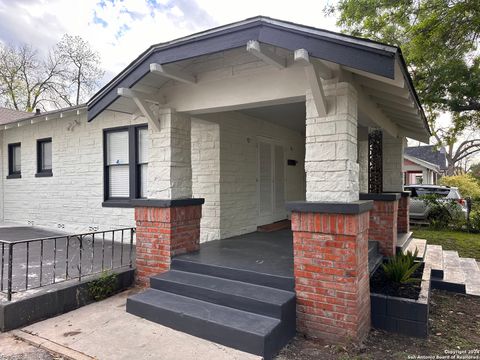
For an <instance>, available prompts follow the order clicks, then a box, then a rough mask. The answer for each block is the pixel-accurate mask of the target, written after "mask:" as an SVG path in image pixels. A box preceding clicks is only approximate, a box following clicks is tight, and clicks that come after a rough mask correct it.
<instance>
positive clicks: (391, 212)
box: [360, 193, 401, 256]
mask: <svg viewBox="0 0 480 360" xmlns="http://www.w3.org/2000/svg"><path fill="white" fill-rule="evenodd" d="M400 195H401V194H400V193H381V194H370V193H369V194H360V199H361V200H373V209H372V210H371V211H370V230H369V233H368V236H369V240H374V241H378V246H379V249H380V253H381V254H382V255H384V256H393V255H395V253H396V247H397V232H398V201H399V199H400Z"/></svg>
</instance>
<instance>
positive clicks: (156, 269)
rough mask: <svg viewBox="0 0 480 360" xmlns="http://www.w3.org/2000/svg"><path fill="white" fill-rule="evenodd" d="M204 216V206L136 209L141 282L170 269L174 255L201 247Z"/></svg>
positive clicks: (138, 271)
mask: <svg viewBox="0 0 480 360" xmlns="http://www.w3.org/2000/svg"><path fill="white" fill-rule="evenodd" d="M147 201H148V200H147ZM201 217H202V206H201V205H187V206H170V207H153V206H139V207H136V208H135V221H136V224H137V232H136V267H137V282H138V283H139V284H141V285H146V284H147V283H148V278H149V277H150V276H152V275H156V274H159V273H162V272H165V271H168V270H169V269H170V262H171V258H172V257H173V256H175V255H179V254H183V253H187V252H192V251H197V250H199V247H200V219H201Z"/></svg>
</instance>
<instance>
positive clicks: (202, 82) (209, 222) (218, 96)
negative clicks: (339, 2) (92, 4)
mask: <svg viewBox="0 0 480 360" xmlns="http://www.w3.org/2000/svg"><path fill="white" fill-rule="evenodd" d="M0 131H1V133H2V135H1V142H2V143H1V149H2V156H1V158H2V166H1V171H2V174H1V177H0V178H1V179H2V180H1V181H2V183H1V185H0V186H1V192H2V195H3V201H2V202H1V204H0V206H1V214H2V217H3V220H5V221H15V222H21V223H25V224H35V225H39V226H47V227H55V228H61V229H64V230H65V231H71V232H79V231H88V230H96V229H100V230H102V229H109V228H115V227H125V226H134V225H135V224H137V270H138V272H139V276H140V277H147V276H150V275H152V274H155V273H157V272H160V271H165V270H168V269H169V267H170V261H171V256H174V255H178V254H179V253H182V252H188V251H191V250H198V240H200V241H201V242H209V241H211V240H218V239H226V238H230V237H232V236H236V235H242V234H247V233H251V232H254V231H256V229H257V227H258V226H261V225H265V224H269V223H273V222H276V221H279V220H283V219H287V218H292V230H293V233H294V235H293V237H294V239H295V240H294V242H293V246H294V250H295V249H296V250H295V252H294V253H295V254H296V255H295V284H296V286H297V288H296V298H297V318H298V319H303V320H305V319H307V320H305V321H306V322H305V321H304V322H300V323H298V322H297V329H299V330H300V331H302V332H307V333H309V334H311V335H314V336H316V337H323V338H325V339H330V338H332V337H333V336H334V335H332V334H334V333H335V332H334V331H333V332H332V331H329V330H328V331H324V330H321V329H320V330H319V328H318V327H315V326H314V325H312V324H313V323H315V321H318V320H319V318H318V316H319V315H318V314H317V315H315V316H313V315H311V314H312V313H310V312H309V311H307V310H308V309H312V307H309V306H310V305H311V306H314V305H312V304H313V303H312V301H313V302H316V301H323V300H320V299H314V300H311V299H313V295H312V294H311V292H309V291H313V290H312V289H310V290H308V289H306V288H302V289H301V288H300V287H299V286H300V284H305V281H306V280H305V278H303V277H304V276H307V275H305V274H307V273H308V271H310V270H308V271H307V270H305V269H304V265H303V263H302V264H301V263H299V262H297V256H300V255H299V254H300V253H299V252H298V251H300V250H298V249H297V248H296V246H298V245H299V244H300V240H299V239H306V238H305V236H306V235H305V234H310V233H315V234H319V233H320V234H324V235H325V234H326V235H325V236H331V237H333V238H335V237H337V236H340V235H341V236H343V237H342V239H343V240H341V241H347V240H345V239H353V240H352V241H353V243H352V244H353V245H352V246H348V247H346V248H345V251H353V253H352V258H351V257H348V259H349V260H346V261H349V262H350V263H349V264H350V265H351V266H352V267H353V268H354V269H355V270H354V271H353V272H349V273H348V274H347V275H346V277H345V279H350V280H351V279H352V276H353V278H354V279H356V280H355V282H354V283H350V280H346V282H345V283H344V284H347V283H348V289H345V290H342V291H346V292H350V291H353V293H352V294H353V295H352V296H351V300H348V301H350V302H351V303H349V304H350V305H349V306H351V307H352V308H354V309H355V310H354V311H353V315H348V316H347V315H345V318H344V317H341V318H340V317H338V319H337V320H335V324H336V325H335V326H336V327H335V329H339V330H338V331H337V333H336V334H335V336H336V337H338V338H342V339H345V338H347V337H349V338H351V337H353V338H361V337H362V336H364V333H365V329H366V328H367V327H368V328H369V310H368V309H369V300H368V296H369V295H365V294H369V292H368V275H365V274H367V270H366V262H365V261H367V260H366V259H367V252H368V251H367V247H368V245H367V242H368V229H369V226H370V227H372V226H375V224H374V223H372V220H370V225H369V221H368V219H369V212H370V213H371V212H372V211H374V210H372V206H373V205H372V201H390V202H392V203H395V204H397V205H395V206H394V207H393V208H392V211H393V213H392V212H390V213H389V214H388V216H390V219H391V216H394V217H396V216H397V212H398V214H399V215H398V216H400V214H402V215H401V216H403V217H404V218H405V219H407V220H405V219H404V222H403V223H402V224H404V223H405V221H406V224H407V225H406V226H408V214H407V216H406V217H405V215H404V214H403V212H400V210H398V209H399V206H400V207H401V205H398V204H399V201H401V200H399V198H400V195H399V196H398V197H397V196H393V195H392V194H391V193H399V194H400V193H402V191H403V153H404V145H405V138H406V137H410V138H413V139H416V140H419V141H424V142H428V139H429V136H430V132H429V129H428V125H427V122H426V119H425V116H424V113H423V110H422V108H421V105H420V103H419V100H418V98H417V95H416V92H415V89H414V87H413V85H412V82H411V78H410V76H409V74H408V71H407V67H406V65H405V62H404V59H403V56H402V54H401V51H400V49H399V48H397V47H394V46H390V45H386V44H381V43H377V42H374V41H370V40H366V39H360V38H355V37H351V36H347V35H343V34H337V33H333V32H329V31H325V30H321V29H316V28H311V27H307V26H302V25H298V24H292V23H289V22H284V21H279V20H275V19H271V18H266V17H255V18H251V19H247V20H244V21H241V22H238V23H234V24H230V25H226V26H222V27H219V28H215V29H211V30H208V31H204V32H201V33H198V34H194V35H191V36H187V37H184V38H181V39H177V40H173V41H170V42H166V43H162V44H157V45H153V46H151V47H150V48H149V49H147V50H146V51H145V52H144V53H142V54H140V55H139V57H138V58H137V59H135V60H134V61H133V62H132V63H131V64H129V65H128V66H127V67H126V68H125V69H124V70H123V71H122V72H121V73H119V74H118V75H117V76H116V77H115V78H114V79H112V80H111V81H110V82H109V83H108V84H106V85H105V86H104V87H103V88H102V89H101V90H100V91H98V93H97V94H96V95H95V96H93V97H92V99H90V100H89V101H88V103H87V104H86V105H84V106H78V107H73V108H68V109H63V110H57V111H52V112H48V113H43V114H40V115H34V116H30V117H26V118H24V119H21V120H16V121H11V122H9V123H8V124H3V125H1V127H0ZM382 154H383V156H382ZM369 192H370V193H372V192H375V193H377V194H376V195H374V196H373V195H371V194H368V193H369ZM387 192H388V193H389V194H387V195H385V198H382V196H381V194H378V193H387ZM199 199H201V200H199ZM203 199H204V200H203ZM382 199H383V200H382ZM385 199H388V200H385ZM202 203H203V205H202ZM402 206H403V208H405V206H404V205H402ZM195 207H199V209H200V207H201V219H200V212H198V213H197V212H195V215H192V214H193V213H191V212H190V211H194V210H192V209H191V208H195ZM407 207H408V206H407ZM155 209H156V210H155ZM165 209H169V210H168V211H170V212H169V213H163V211H166V210H165ZM373 209H375V208H373ZM395 209H396V210H395ZM155 211H156V212H155ZM195 211H196V210H195ZM199 211H200V210H199ZM306 214H310V215H311V216H312V217H311V218H308V217H307V218H305V219H304V218H303V217H304V216H307V215H306ZM392 214H393V215H392ZM190 216H192V217H191V218H190ZM322 216H329V218H328V219H330V220H328V221H329V224H333V225H332V227H331V228H329V230H328V229H327V230H325V229H323V228H322V226H321V224H322V223H321V221H323V220H321V219H322ZM197 218H198V221H199V228H198V229H197V228H196V227H195V221H193V220H195V219H197ZM300 219H302V220H300ZM308 219H310V220H308ZM312 219H318V222H317V220H315V221H314V220H312ZM187 220H188V221H187ZM185 221H186V222H185ZM309 221H310V222H309ZM326 221H327V220H325V224H326ZM184 222H185V223H184ZM400 223H401V221H400V220H399V223H398V224H399V225H398V227H399V228H398V230H399V231H400V226H401V225H400ZM182 224H183V225H182ZM308 224H311V225H308ZM335 224H337V225H338V228H336V227H335V226H336V225H335ZM346 224H348V226H347V225H346ZM182 226H183V227H182ZM345 226H346V227H345ZM402 226H404V225H402ZM159 228H160V229H163V230H162V231H159V230H158V231H157V230H156V229H159ZM334 228H335V229H336V230H335V231H334V230H333V229H334ZM165 229H167V230H165ZM185 229H188V230H185ZM322 229H323V230H322ZM382 231H390V232H392V231H394V234H395V235H394V236H395V239H396V234H397V222H396V221H395V225H392V226H390V227H389V229H384V228H382ZM402 231H406V230H402ZM152 233H153V234H156V235H155V236H154V235H152ZM392 234H393V232H392ZM156 236H158V238H161V239H164V236H166V238H165V239H167V240H165V241H166V244H167V245H165V243H162V249H163V250H162V251H161V252H158V253H154V252H153V250H151V249H153V248H155V249H157V248H156V247H155V246H156V245H155V241H156V240H155V239H157V237H156ZM322 236H323V235H322ZM389 236H390V235H388V236H386V237H389ZM392 236H393V235H392ZM179 239H181V240H179ZM309 239H311V238H309ZM389 239H390V238H389ZM302 241H303V240H302ZM305 241H307V240H305ZM389 241H390V240H389ZM392 241H393V242H392ZM392 241H391V242H390V243H389V244H388V245H387V249H386V250H385V251H390V250H391V247H392V244H393V246H395V240H394V239H393V240H392ZM152 243H153V244H154V245H152ZM185 244H187V245H185ZM190 245H192V246H190ZM163 246H167V248H163ZM328 246H330V245H328ZM388 247H390V250H389V249H388ZM307 248H308V247H302V249H303V250H301V251H302V252H303V251H307ZM142 249H143V250H145V249H146V250H145V251H143V250H142ZM297 250H298V251H297ZM200 251H201V250H200ZM145 254H147V255H148V256H146V255H145ZM292 254H293V253H292ZM292 256H293V255H292ZM345 256H347V255H345ZM164 257H166V260H165V259H164ZM342 261H343V260H342ZM159 264H161V266H158V265H159ZM350 265H349V266H350ZM329 266H333V267H337V265H335V264H334V263H333V265H332V264H330V265H329ZM338 268H345V265H344V266H343V267H340V265H338ZM300 270H301V271H300ZM312 271H314V270H312ZM292 272H293V270H292ZM353 273H354V274H355V275H352V274H353ZM292 276H293V274H292ZM342 276H343V275H341V274H338V276H337V275H336V277H337V278H335V279H330V280H332V281H333V282H336V283H337V284H340V283H342V281H341V280H340V279H339V278H341V277H342ZM302 279H303V280H302ZM365 281H366V282H367V283H366V285H365ZM315 286H317V285H313V287H315ZM318 286H320V285H318ZM334 291H341V290H339V289H337V290H334ZM307 299H310V300H308V301H307ZM349 299H350V298H349ZM299 304H302V305H301V306H300V305H299ZM337 306H338V304H337ZM306 309H307V310H306ZM341 311H342V310H340V309H337V312H336V313H339V312H341ZM310 316H313V320H312V319H310ZM342 316H343V315H342ZM312 321H313V322H312ZM332 321H333V320H332ZM352 324H353V325H352Z"/></svg>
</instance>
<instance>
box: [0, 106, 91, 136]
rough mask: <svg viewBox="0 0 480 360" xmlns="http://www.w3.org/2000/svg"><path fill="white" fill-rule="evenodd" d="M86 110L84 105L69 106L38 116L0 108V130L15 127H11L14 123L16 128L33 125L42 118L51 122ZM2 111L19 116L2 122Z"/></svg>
mask: <svg viewBox="0 0 480 360" xmlns="http://www.w3.org/2000/svg"><path fill="white" fill-rule="evenodd" d="M86 108H87V105H86V104H80V105H74V106H69V107H65V108H61V109H55V110H50V111H45V112H42V113H40V114H36V113H29V112H23V111H14V110H9V109H5V108H0V125H5V126H3V127H2V128H0V130H3V129H8V128H10V127H12V126H13V127H15V125H13V124H15V123H17V125H18V126H21V125H25V124H30V123H33V121H36V119H39V120H41V119H42V118H43V119H44V120H51V119H55V118H58V117H63V116H65V115H67V114H72V113H76V114H77V115H78V114H80V113H82V112H83V111H85V110H86ZM2 110H8V111H14V112H17V113H19V115H18V116H17V118H14V117H11V118H10V119H9V120H8V119H5V120H4V119H3V118H2ZM20 115H21V116H20ZM34 119H35V120H34Z"/></svg>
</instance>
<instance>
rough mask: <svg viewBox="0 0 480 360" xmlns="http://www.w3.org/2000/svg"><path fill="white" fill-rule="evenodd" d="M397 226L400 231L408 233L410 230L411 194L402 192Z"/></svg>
mask: <svg viewBox="0 0 480 360" xmlns="http://www.w3.org/2000/svg"><path fill="white" fill-rule="evenodd" d="M397 227H398V232H399V233H408V232H409V231H410V195H409V193H408V192H407V193H402V197H401V198H400V200H399V201H398V220H397Z"/></svg>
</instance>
